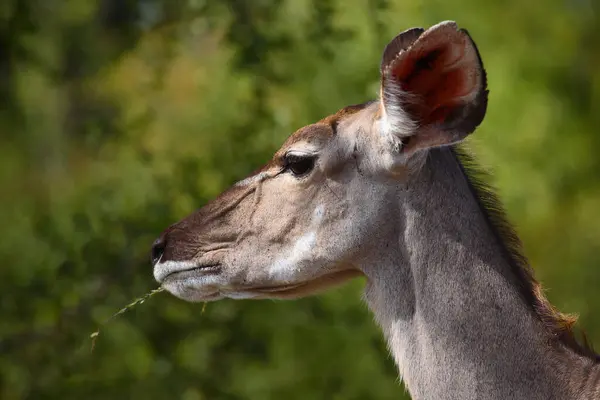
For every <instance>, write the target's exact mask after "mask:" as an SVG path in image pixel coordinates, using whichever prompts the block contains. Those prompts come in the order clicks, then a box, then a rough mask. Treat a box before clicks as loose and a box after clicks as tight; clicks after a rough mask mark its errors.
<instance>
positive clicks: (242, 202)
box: [152, 22, 487, 301]
mask: <svg viewBox="0 0 600 400" xmlns="http://www.w3.org/2000/svg"><path fill="white" fill-rule="evenodd" d="M380 71H381V93H380V99H379V101H374V102H370V103H366V104H363V105H359V106H350V107H346V108H344V109H342V110H340V111H339V112H337V113H336V114H334V115H332V116H329V117H327V118H325V119H323V120H321V121H319V122H317V123H315V124H312V125H308V126H305V127H303V128H301V129H299V130H298V131H296V132H295V133H293V134H292V135H291V136H290V137H289V138H288V139H287V141H286V142H285V143H284V145H283V146H282V147H281V149H280V150H279V151H277V153H275V155H274V157H273V158H272V160H271V161H270V162H269V163H268V164H267V165H265V166H264V167H263V168H262V169H261V170H260V171H258V172H257V173H255V174H254V175H252V176H250V177H249V178H246V179H245V180H243V181H241V182H238V183H237V184H235V185H234V186H233V187H231V188H230V189H228V190H226V191H225V192H224V193H223V194H221V195H220V196H219V197H217V198H216V199H215V200H213V201H212V202H210V203H209V204H208V205H206V206H205V207H203V208H201V209H200V210H198V211H197V212H195V213H194V214H192V215H190V216H189V217H187V218H185V219H183V220H182V221H180V222H178V223H176V224H174V225H172V226H171V227H169V228H168V229H167V230H166V231H165V232H163V233H162V235H161V236H160V238H159V239H157V241H156V242H155V243H154V246H153V249H152V259H153V264H154V277H155V278H156V280H157V281H158V282H159V283H160V284H161V285H162V286H163V287H164V288H166V289H167V290H168V291H169V292H171V293H172V294H174V295H175V296H178V297H180V298H182V299H185V300H188V301H207V300H217V299H220V298H223V297H230V298H293V297H301V296H306V295H309V294H312V293H314V292H315V291H317V290H319V289H323V288H326V287H329V286H331V285H334V284H336V283H340V282H342V281H344V280H346V279H348V278H351V277H354V276H358V275H361V274H363V273H365V268H369V267H373V266H372V264H373V263H374V262H376V261H377V260H378V257H379V255H380V253H381V252H384V251H385V246H386V244H390V243H393V241H394V240H396V241H397V238H398V235H399V230H401V229H402V218H403V216H402V207H401V204H402V198H403V196H405V194H404V193H405V192H406V191H407V186H408V185H409V183H410V180H411V178H412V177H413V176H415V175H416V174H418V172H419V167H420V166H421V165H422V163H423V160H424V159H425V157H426V154H427V151H428V149H430V148H432V147H438V146H447V145H451V144H454V143H457V142H459V141H461V140H462V139H464V138H465V137H466V136H467V135H468V134H469V133H471V132H473V130H474V129H475V128H476V127H477V126H478V125H479V124H480V123H481V121H482V119H483V117H484V115H485V110H486V105H487V90H486V78H485V72H484V69H483V66H482V63H481V60H480V58H479V54H478V51H477V48H476V47H475V44H474V43H473V41H472V40H471V38H470V37H469V35H468V33H467V32H466V31H465V30H459V29H458V28H457V26H456V24H455V23H453V22H443V23H440V24H438V25H435V26H433V27H431V28H430V29H428V30H423V29H418V28H415V29H410V30H408V31H405V32H403V33H401V34H399V35H398V36H397V37H396V38H394V39H393V40H392V41H391V42H390V43H389V44H388V45H387V47H386V48H385V50H384V53H383V58H382V62H381V68H380ZM398 262H402V260H398Z"/></svg>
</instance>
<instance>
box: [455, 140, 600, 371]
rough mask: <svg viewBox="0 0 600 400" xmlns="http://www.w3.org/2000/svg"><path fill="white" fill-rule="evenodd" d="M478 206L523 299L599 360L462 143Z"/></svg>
mask: <svg viewBox="0 0 600 400" xmlns="http://www.w3.org/2000/svg"><path fill="white" fill-rule="evenodd" d="M451 151H452V154H453V156H454V157H455V159H456V162H457V163H458V165H459V167H460V169H461V171H462V173H463V175H464V177H465V179H466V181H467V184H468V186H469V190H470V192H471V193H472V195H473V197H474V198H475V199H476V201H477V204H478V206H479V209H480V211H481V213H482V215H483V217H484V219H485V221H486V223H487V225H488V227H489V229H490V231H491V232H492V235H493V236H494V237H495V239H496V241H497V242H498V244H499V246H500V249H501V251H502V252H503V253H504V257H505V259H506V261H507V262H508V265H509V266H510V270H511V272H512V274H513V275H514V277H515V285H516V287H517V290H518V291H519V293H520V294H521V296H522V298H523V300H524V301H525V303H526V304H527V306H528V307H530V308H531V310H532V311H533V312H534V313H535V315H536V316H537V317H538V318H539V319H540V320H541V321H542V322H543V324H544V326H545V327H546V329H547V330H548V332H549V333H550V335H551V337H552V338H553V339H554V340H556V341H558V342H560V343H562V344H563V345H564V346H566V347H567V348H569V349H571V350H573V351H574V352H576V353H577V354H579V355H582V356H585V357H590V358H592V359H595V360H597V361H600V355H598V354H596V353H595V352H594V350H593V349H592V348H591V346H590V344H589V343H588V342H587V340H586V338H585V335H584V337H583V339H584V343H583V344H580V343H579V342H578V341H577V340H576V338H575V336H574V333H573V327H574V325H575V322H576V320H577V319H576V317H574V316H572V315H567V314H563V313H561V312H559V311H558V310H557V309H556V308H555V307H554V306H553V305H552V304H550V302H549V301H548V299H547V298H546V297H545V295H544V293H543V289H542V287H541V285H540V283H539V282H538V281H537V280H536V279H535V277H534V274H533V270H532V268H531V266H530V265H529V262H528V260H527V258H526V257H525V255H524V253H523V249H522V244H521V240H520V239H519V237H518V235H517V233H516V232H515V230H514V228H513V227H512V225H511V224H510V223H509V222H508V219H507V217H506V213H505V211H504V207H503V206H502V203H501V202H500V200H499V199H498V197H497V196H496V193H495V191H494V190H493V188H492V187H491V185H490V184H489V183H486V182H490V177H489V175H488V174H487V173H485V172H484V171H482V170H481V169H480V168H479V167H478V165H477V164H476V163H475V161H474V160H473V158H472V157H471V155H470V154H469V153H468V152H466V151H465V150H463V149H461V148H459V147H453V148H452V149H451Z"/></svg>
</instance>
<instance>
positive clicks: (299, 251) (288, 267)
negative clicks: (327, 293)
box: [269, 204, 325, 281]
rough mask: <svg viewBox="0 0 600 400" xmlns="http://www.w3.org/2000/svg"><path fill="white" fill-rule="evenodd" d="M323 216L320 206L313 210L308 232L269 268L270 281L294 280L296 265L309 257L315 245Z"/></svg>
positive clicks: (322, 208) (323, 212) (321, 206)
mask: <svg viewBox="0 0 600 400" xmlns="http://www.w3.org/2000/svg"><path fill="white" fill-rule="evenodd" d="M324 214H325V208H324V207H323V205H322V204H321V205H319V206H317V208H315V210H314V211H313V216H312V221H311V224H310V228H309V229H310V230H309V231H308V232H307V233H305V234H304V235H302V236H300V237H299V238H298V240H296V243H294V246H293V247H292V250H291V251H290V252H289V253H288V254H287V255H286V256H284V257H280V258H278V259H277V260H276V261H275V262H274V263H273V264H271V266H270V267H269V276H270V277H271V278H272V279H275V280H279V281H290V280H293V279H294V276H295V275H296V273H297V272H298V271H297V265H298V263H300V262H301V261H303V260H306V259H307V258H308V257H309V256H310V253H311V251H312V249H313V248H314V247H315V244H316V243H317V230H318V228H319V225H320V223H321V221H322V220H323V216H324Z"/></svg>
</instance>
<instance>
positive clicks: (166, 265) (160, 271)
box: [154, 257, 198, 282]
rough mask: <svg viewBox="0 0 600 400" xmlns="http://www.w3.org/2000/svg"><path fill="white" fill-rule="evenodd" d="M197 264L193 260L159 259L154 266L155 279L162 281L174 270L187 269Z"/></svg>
mask: <svg viewBox="0 0 600 400" xmlns="http://www.w3.org/2000/svg"><path fill="white" fill-rule="evenodd" d="M161 258H162V257H161ZM197 266H198V265H197V264H196V263H194V262H191V261H165V262H163V263H161V262H160V260H159V262H158V263H157V264H156V265H155V266H154V279H156V280H157V281H158V282H162V281H163V279H165V277H166V276H167V275H169V274H170V273H172V272H177V271H185V270H188V269H192V268H195V267H197Z"/></svg>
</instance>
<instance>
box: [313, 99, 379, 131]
mask: <svg viewBox="0 0 600 400" xmlns="http://www.w3.org/2000/svg"><path fill="white" fill-rule="evenodd" d="M371 104H373V101H367V102H366V103H361V104H354V105H351V106H346V107H344V108H342V109H341V110H339V111H338V112H336V113H335V114H333V115H330V116H328V117H325V118H323V119H322V120H321V121H319V122H321V123H324V124H327V125H329V126H331V127H332V128H333V130H334V132H335V128H336V126H337V124H338V123H339V122H340V121H341V120H342V119H344V118H345V117H348V116H350V115H352V114H356V113H357V112H359V111H361V110H364V109H365V108H367V107H368V106H370V105H371Z"/></svg>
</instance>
